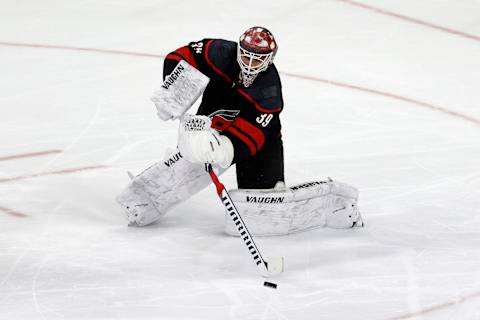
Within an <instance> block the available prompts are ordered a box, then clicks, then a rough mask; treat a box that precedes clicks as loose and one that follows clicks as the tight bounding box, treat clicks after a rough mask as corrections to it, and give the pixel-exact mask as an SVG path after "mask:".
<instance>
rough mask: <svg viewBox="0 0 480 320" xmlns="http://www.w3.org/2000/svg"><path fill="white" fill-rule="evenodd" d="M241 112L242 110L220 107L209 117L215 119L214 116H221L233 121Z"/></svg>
mask: <svg viewBox="0 0 480 320" xmlns="http://www.w3.org/2000/svg"><path fill="white" fill-rule="evenodd" d="M239 113H240V110H225V109H220V110H217V111H215V112H214V113H212V114H210V115H209V116H208V117H209V118H210V119H213V118H214V117H220V118H222V119H223V120H225V121H233V120H235V118H236V116H238V114H239Z"/></svg>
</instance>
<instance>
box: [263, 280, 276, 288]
mask: <svg viewBox="0 0 480 320" xmlns="http://www.w3.org/2000/svg"><path fill="white" fill-rule="evenodd" d="M263 285H264V286H265V287H269V288H272V289H277V284H276V283H273V282H268V281H265V282H264V283H263Z"/></svg>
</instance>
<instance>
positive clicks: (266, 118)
mask: <svg viewBox="0 0 480 320" xmlns="http://www.w3.org/2000/svg"><path fill="white" fill-rule="evenodd" d="M272 118H273V114H271V113H264V114H262V115H260V116H258V117H257V119H256V120H257V123H259V124H261V125H262V127H264V128H265V127H266V126H268V124H269V123H270V121H271V120H272Z"/></svg>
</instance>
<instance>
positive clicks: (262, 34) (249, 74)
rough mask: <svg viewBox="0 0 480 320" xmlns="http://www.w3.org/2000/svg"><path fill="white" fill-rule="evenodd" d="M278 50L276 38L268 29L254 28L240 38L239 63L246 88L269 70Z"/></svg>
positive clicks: (241, 77)
mask: <svg viewBox="0 0 480 320" xmlns="http://www.w3.org/2000/svg"><path fill="white" fill-rule="evenodd" d="M277 50H278V46H277V43H276V42H275V38H274V37H273V35H272V33H271V32H270V31H268V30H267V29H266V28H263V27H252V28H250V29H248V30H247V31H245V32H244V33H243V34H242V35H241V36H240V40H239V43H238V52H237V61H238V64H239V65H240V70H241V72H240V79H241V80H242V82H243V85H244V86H245V87H248V86H250V85H251V84H252V83H253V81H254V80H255V78H256V77H257V75H258V74H259V73H260V72H262V71H265V70H267V68H268V66H269V65H270V64H272V62H273V58H274V57H275V54H276V53H277Z"/></svg>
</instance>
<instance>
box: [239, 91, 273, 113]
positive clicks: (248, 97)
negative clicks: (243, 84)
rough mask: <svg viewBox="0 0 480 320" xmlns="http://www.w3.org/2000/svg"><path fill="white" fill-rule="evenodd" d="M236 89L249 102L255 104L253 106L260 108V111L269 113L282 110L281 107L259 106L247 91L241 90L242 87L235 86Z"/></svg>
mask: <svg viewBox="0 0 480 320" xmlns="http://www.w3.org/2000/svg"><path fill="white" fill-rule="evenodd" d="M237 91H238V92H239V93H240V94H241V95H242V96H244V97H245V98H246V99H247V100H248V101H250V103H252V104H253V105H254V106H255V108H257V109H258V110H260V111H261V112H267V113H271V112H279V111H281V110H282V108H275V109H265V108H263V107H261V106H260V105H259V104H258V103H257V102H256V101H255V100H254V99H253V98H252V97H251V96H250V95H249V94H248V93H246V92H245V91H243V90H242V89H240V88H237Z"/></svg>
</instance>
